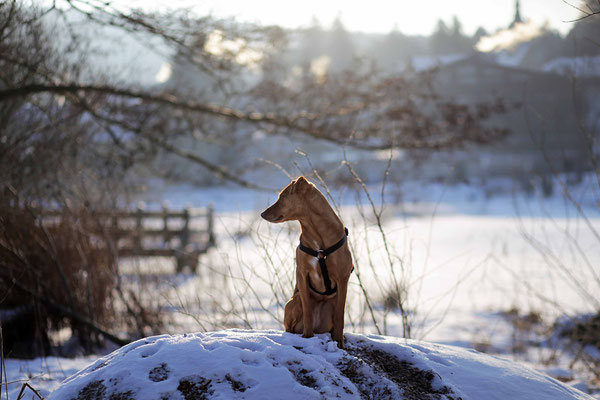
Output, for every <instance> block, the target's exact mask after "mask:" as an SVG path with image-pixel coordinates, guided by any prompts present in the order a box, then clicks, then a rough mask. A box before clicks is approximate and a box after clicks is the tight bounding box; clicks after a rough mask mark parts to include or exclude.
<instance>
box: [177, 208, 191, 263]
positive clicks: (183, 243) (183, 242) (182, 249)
mask: <svg viewBox="0 0 600 400" xmlns="http://www.w3.org/2000/svg"><path fill="white" fill-rule="evenodd" d="M179 241H180V243H179V255H178V256H177V272H182V271H183V268H184V267H185V266H186V265H187V264H188V256H187V253H186V252H187V246H188V244H189V242H190V208H189V207H186V208H184V209H183V227H182V228H181V234H180V235H179Z"/></svg>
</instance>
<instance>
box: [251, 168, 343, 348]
mask: <svg viewBox="0 0 600 400" xmlns="http://www.w3.org/2000/svg"><path fill="white" fill-rule="evenodd" d="M261 217H263V218H264V219H266V220H267V221H269V222H273V223H279V222H284V221H294V220H297V221H298V222H300V227H301V229H302V232H301V234H300V245H299V246H298V248H297V249H296V287H295V289H294V294H293V295H292V298H291V299H290V300H289V301H288V302H287V303H286V305H285V314H284V326H285V330H286V331H287V332H294V333H302V336H303V337H312V336H313V333H326V332H330V333H331V337H332V339H333V340H335V341H337V343H338V347H340V348H343V347H344V307H345V304H346V293H347V288H348V279H349V278H350V274H351V273H352V270H353V267H352V256H351V255H350V250H348V244H347V242H346V235H347V232H348V231H347V230H345V228H344V225H343V224H342V221H341V220H340V219H339V218H338V216H337V215H336V213H335V212H334V211H333V209H332V208H331V206H330V205H329V203H328V202H327V199H326V198H325V196H323V194H322V193H321V192H320V191H319V189H317V188H316V187H315V185H313V184H312V183H310V182H309V181H307V180H306V179H305V178H304V177H303V176H301V177H300V178H298V179H296V180H295V181H292V182H291V183H290V184H289V185H287V186H286V187H285V189H283V190H282V191H281V193H279V198H278V199H277V201H276V202H275V204H273V205H272V206H271V207H269V208H267V209H266V210H265V211H264V212H263V213H262V214H261ZM325 260H326V262H325ZM323 265H324V267H323Z"/></svg>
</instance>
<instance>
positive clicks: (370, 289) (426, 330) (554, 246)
mask: <svg viewBox="0 0 600 400" xmlns="http://www.w3.org/2000/svg"><path fill="white" fill-rule="evenodd" d="M590 187H593V185H591V186H590ZM378 190H379V189H378V188H376V187H375V188H373V198H374V201H375V203H376V206H377V207H376V208H377V209H379V206H380V201H381V196H380V195H379V192H378ZM162 196H163V197H162V200H168V201H169V202H170V204H171V207H173V208H178V207H183V206H184V205H190V206H192V207H197V206H203V205H206V204H207V203H209V202H210V203H213V204H214V205H215V208H216V210H217V221H216V226H215V227H216V229H217V234H218V237H217V241H218V247H217V248H216V249H213V250H211V251H210V253H209V254H208V255H206V256H205V257H203V258H201V264H200V267H199V274H198V275H192V274H180V275H171V273H172V271H173V265H172V261H171V260H159V259H154V260H149V261H144V262H141V263H139V264H131V265H128V266H126V267H127V268H126V269H129V270H130V271H131V270H133V269H138V268H139V269H141V270H144V271H145V272H146V273H148V272H150V273H152V274H154V275H152V274H150V275H151V276H154V277H155V278H154V279H153V280H152V282H151V283H147V282H146V283H143V282H140V281H136V280H132V281H131V283H130V284H131V285H132V286H133V287H134V288H135V287H137V288H138V289H139V290H140V291H143V290H145V289H144V288H145V287H146V286H144V285H148V284H151V285H153V288H154V290H153V291H152V293H153V294H152V295H153V296H155V297H156V293H158V294H159V296H160V299H161V301H162V302H163V304H164V305H165V313H169V320H170V324H169V326H168V332H165V333H184V332H196V331H212V330H217V329H223V328H246V329H282V320H283V304H285V302H286V301H287V299H288V298H289V296H290V294H291V292H292V289H293V284H294V282H293V276H294V259H293V257H294V248H295V247H296V246H297V241H298V236H299V225H298V224H297V223H295V222H293V223H285V224H281V225H272V224H268V223H267V222H265V221H262V220H261V219H260V217H259V214H260V211H262V209H264V208H265V207H266V206H268V205H269V204H270V203H271V202H273V201H274V200H275V198H276V196H275V195H274V194H272V195H268V194H263V193H253V192H245V191H239V190H227V189H209V190H206V191H197V190H193V191H192V190H186V189H185V188H179V189H177V190H169V191H168V192H164V193H163V194H162ZM157 197H159V196H158V195H157V194H153V195H152V196H151V198H153V199H155V198H157ZM573 197H574V199H576V200H577V203H578V204H579V207H580V209H579V210H578V209H577V207H574V206H573V204H571V203H569V202H568V201H565V200H564V199H563V197H562V196H560V195H555V196H554V197H551V198H546V199H540V198H539V197H537V196H536V195H535V194H533V195H532V196H530V197H526V196H523V195H518V196H515V195H512V194H511V193H510V191H509V190H504V193H499V194H496V195H495V196H493V197H492V198H491V199H490V198H486V193H485V192H484V191H482V190H476V189H473V188H470V187H466V186H465V187H456V186H455V187H443V186H441V185H431V186H427V187H423V186H414V187H411V186H410V185H407V186H406V188H404V189H403V191H402V193H401V195H400V194H399V193H388V194H387V195H386V196H385V204H384V206H383V212H382V213H381V228H382V231H383V233H384V235H385V240H384V236H383V235H382V231H381V230H380V228H379V226H378V225H377V223H376V218H375V216H374V214H373V212H372V210H371V206H370V205H369V204H368V202H366V201H365V198H364V196H358V197H357V196H355V195H353V194H352V193H351V192H335V193H334V194H333V198H334V199H336V201H337V200H340V202H339V204H340V210H341V214H342V217H343V220H344V223H345V224H346V226H347V227H348V228H349V230H350V236H349V240H350V244H351V249H352V252H353V255H354V257H355V268H356V270H355V272H356V273H355V274H353V276H352V277H351V280H350V290H349V295H348V307H347V318H346V331H347V332H355V333H367V334H385V335H389V336H397V337H400V336H402V335H403V332H406V329H407V326H406V325H404V326H403V321H405V322H408V324H409V325H410V335H411V337H412V338H415V339H423V340H427V341H431V342H437V343H443V344H453V345H458V346H461V347H466V348H476V349H478V350H482V351H486V352H490V353H493V354H500V355H502V356H503V357H506V358H509V359H514V360H518V361H521V362H524V363H528V364H530V365H532V366H534V367H535V368H537V369H539V370H541V371H543V372H546V373H549V374H552V375H555V376H556V375H560V376H561V377H564V376H565V375H569V374H570V375H569V377H570V382H571V383H572V384H580V383H579V380H580V379H584V378H588V377H589V376H588V375H586V373H584V372H583V371H582V370H578V368H577V366H574V370H570V369H569V359H568V357H566V356H564V357H563V355H561V354H560V353H558V355H557V356H555V357H554V358H553V361H549V357H548V352H551V351H552V349H546V348H540V347H539V346H533V345H531V343H532V342H530V341H532V340H534V339H535V338H536V335H538V334H539V332H536V331H535V330H531V331H523V330H521V328H520V327H517V326H516V325H515V323H514V321H515V320H514V318H512V319H511V318H510V316H511V315H512V316H514V315H529V314H535V315H539V316H540V318H542V319H543V320H544V321H548V322H552V321H553V320H554V319H555V318H556V317H558V316H559V315H564V314H566V315H575V314H582V313H586V312H592V311H595V310H598V308H599V307H600V305H599V303H598V301H599V300H598V299H599V298H600V296H599V295H598V293H600V270H599V268H598V265H600V239H599V238H598V236H597V232H600V215H599V213H598V205H597V203H596V202H595V200H594V199H597V198H598V196H597V193H594V192H593V191H591V189H589V190H588V188H587V186H586V185H585V184H584V185H582V186H580V187H579V188H577V191H576V192H574V193H573ZM400 198H401V199H402V201H401V202H398V199H400ZM417 199H418V201H417ZM159 203H160V201H157V202H156V204H159ZM152 206H153V204H152V203H150V202H149V204H148V207H152ZM386 249H387V250H386ZM398 293H400V296H398ZM398 297H400V299H402V301H403V309H404V310H405V315H404V318H403V316H402V315H401V312H400V311H399V308H398V307H397V306H398V303H397V299H398ZM509 310H511V312H510V313H509V312H508V311H509ZM511 313H512V314H511ZM515 313H516V314H515ZM519 346H520V347H519ZM517 347H519V348H518V349H517ZM92 359H93V357H92V358H90V357H86V358H82V359H77V360H63V359H48V360H44V361H41V360H36V361H33V362H24V361H23V362H21V361H17V360H8V362H7V369H8V375H9V376H8V380H9V381H17V380H22V379H32V385H33V386H34V387H36V388H39V389H42V391H43V392H44V393H48V391H50V390H51V389H52V388H54V387H55V386H56V385H57V384H58V383H59V382H60V381H61V380H62V379H64V378H65V376H67V375H70V374H71V373H73V372H75V370H76V369H77V368H82V367H84V366H85V365H86V364H87V363H89V362H90V361H91V360H92ZM20 386H21V384H20V383H18V382H16V383H15V384H13V385H11V386H10V387H11V390H9V392H10V393H12V395H11V397H10V398H11V399H13V398H16V393H17V391H18V389H19V388H20ZM596 397H597V398H600V394H596Z"/></svg>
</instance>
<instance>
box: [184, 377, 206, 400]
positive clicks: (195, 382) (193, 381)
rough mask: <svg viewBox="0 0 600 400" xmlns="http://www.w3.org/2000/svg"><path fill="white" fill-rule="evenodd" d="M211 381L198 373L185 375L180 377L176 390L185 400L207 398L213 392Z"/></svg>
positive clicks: (204, 399) (203, 399) (202, 399)
mask: <svg viewBox="0 0 600 400" xmlns="http://www.w3.org/2000/svg"><path fill="white" fill-rule="evenodd" d="M211 383H212V381H211V380H210V379H206V378H204V377H202V376H200V375H192V376H187V377H185V378H181V380H180V381H179V385H178V386H177V390H178V391H179V392H180V393H181V394H182V395H183V398H184V399H185V400H208V398H209V396H211V395H212V394H213V393H214V390H213V389H211Z"/></svg>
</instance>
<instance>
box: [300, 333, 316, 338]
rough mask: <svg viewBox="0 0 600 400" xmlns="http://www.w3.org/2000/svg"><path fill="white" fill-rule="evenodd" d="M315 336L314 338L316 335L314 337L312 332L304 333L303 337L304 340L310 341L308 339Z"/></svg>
mask: <svg viewBox="0 0 600 400" xmlns="http://www.w3.org/2000/svg"><path fill="white" fill-rule="evenodd" d="M313 336H314V335H313V333H312V332H310V333H308V332H304V333H303V334H302V337H303V338H307V339H308V338H311V337H313Z"/></svg>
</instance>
